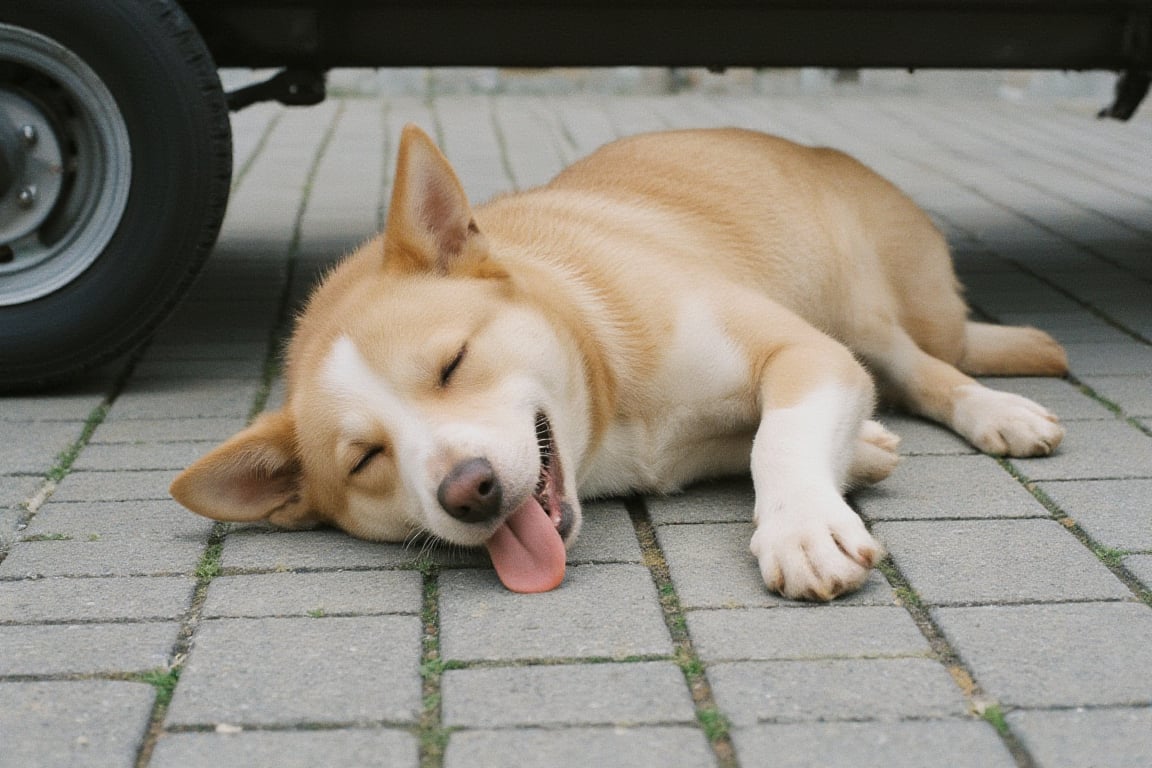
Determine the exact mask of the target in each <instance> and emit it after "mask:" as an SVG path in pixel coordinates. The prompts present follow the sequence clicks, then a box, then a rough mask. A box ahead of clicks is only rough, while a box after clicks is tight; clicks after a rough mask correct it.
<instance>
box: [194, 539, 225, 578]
mask: <svg viewBox="0 0 1152 768" xmlns="http://www.w3.org/2000/svg"><path fill="white" fill-rule="evenodd" d="M223 552H224V545H223V544H219V543H217V544H210V545H209V546H208V549H206V550H204V556H203V557H202V558H200V564H199V565H197V566H196V578H198V579H214V578H216V577H217V576H219V575H220V559H221V555H222V554H223Z"/></svg>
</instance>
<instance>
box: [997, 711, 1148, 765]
mask: <svg viewBox="0 0 1152 768" xmlns="http://www.w3.org/2000/svg"><path fill="white" fill-rule="evenodd" d="M1007 720H1008V725H1009V727H1011V728H1012V732H1013V733H1015V734H1017V735H1018V736H1019V737H1020V740H1021V741H1022V742H1023V743H1024V746H1025V747H1026V748H1027V749H1028V751H1029V753H1031V754H1032V756H1033V757H1034V758H1035V760H1036V764H1037V765H1038V766H1040V768H1079V766H1085V765H1106V766H1109V768H1144V766H1148V765H1152V739H1149V738H1148V734H1149V733H1152V709H1148V708H1147V707H1144V708H1141V709H1125V708H1115V709H1113V708H1108V709H1073V710H1061V711H1044V710H1032V711H1029V710H1018V711H1016V712H1011V713H1009V715H1008V717H1007Z"/></svg>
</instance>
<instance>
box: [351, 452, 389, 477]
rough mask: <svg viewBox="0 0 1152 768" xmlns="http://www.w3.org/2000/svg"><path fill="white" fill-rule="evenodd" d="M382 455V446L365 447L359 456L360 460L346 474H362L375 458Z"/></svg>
mask: <svg viewBox="0 0 1152 768" xmlns="http://www.w3.org/2000/svg"><path fill="white" fill-rule="evenodd" d="M383 453H384V446H382V445H369V446H366V447H365V448H364V453H363V454H362V455H361V456H360V458H359V459H358V460H357V462H356V463H355V464H354V465H353V466H352V469H351V470H350V471H349V472H348V474H349V475H355V474H358V473H360V472H362V471H363V470H364V468H365V467H367V466H368V465H369V464H371V463H372V460H373V459H375V458H376V457H377V456H381V455H383Z"/></svg>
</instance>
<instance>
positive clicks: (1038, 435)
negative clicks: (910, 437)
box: [953, 386, 1064, 458]
mask: <svg viewBox="0 0 1152 768" xmlns="http://www.w3.org/2000/svg"><path fill="white" fill-rule="evenodd" d="M967 389H968V391H967V392H965V393H964V394H963V395H962V396H961V397H960V398H958V399H957V401H956V405H955V411H954V413H953V427H954V428H955V429H956V431H957V432H959V433H960V434H962V435H963V436H964V437H965V438H967V439H968V442H970V443H972V445H974V446H976V447H977V448H979V449H980V450H981V451H983V452H984V453H987V454H991V455H992V456H1016V457H1021V458H1023V457H1027V456H1047V455H1048V454H1050V453H1052V451H1054V450H1056V446H1058V445H1060V441H1061V440H1063V439H1064V428H1063V427H1062V426H1060V422H1059V420H1058V419H1057V418H1056V417H1055V416H1054V415H1053V414H1052V413H1051V412H1050V411H1048V409H1046V408H1044V407H1043V406H1042V405H1039V404H1037V403H1034V402H1032V401H1031V400H1029V399H1028V398H1026V397H1021V396H1020V395H1015V394H1012V393H1011V392H999V391H997V390H994V389H988V388H987V387H983V386H970V387H967Z"/></svg>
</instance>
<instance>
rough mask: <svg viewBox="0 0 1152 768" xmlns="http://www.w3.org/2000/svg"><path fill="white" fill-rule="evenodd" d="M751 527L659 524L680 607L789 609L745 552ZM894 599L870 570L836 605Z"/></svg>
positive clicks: (883, 602) (889, 602)
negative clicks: (857, 585) (853, 590)
mask: <svg viewBox="0 0 1152 768" xmlns="http://www.w3.org/2000/svg"><path fill="white" fill-rule="evenodd" d="M753 530H754V529H753V527H752V524H751V523H735V524H731V523H729V524H719V523H718V524H712V525H662V526H659V527H657V528H656V538H657V540H658V541H659V543H660V548H661V549H662V550H663V551H664V557H665V559H666V560H667V562H668V566H669V569H670V572H671V574H672V584H673V586H675V587H676V594H677V596H678V597H679V598H680V604H681V605H682V606H684V607H685V608H745V607H754V606H763V607H772V606H794V605H796V604H797V603H796V602H795V601H792V600H787V599H785V598H783V597H780V596H779V595H776V594H774V593H772V592H769V591H768V588H767V587H765V586H764V579H763V577H762V576H761V575H760V567H759V565H757V563H756V558H755V557H754V556H753V555H752V553H751V552H749V551H748V543H749V541H751V539H752V531H753ZM895 602H896V595H895V593H894V592H893V591H892V588H891V587H890V586H889V585H888V582H887V581H886V580H885V579H884V576H883V575H881V574H880V572H879V571H873V572H872V574H871V575H869V577H868V580H867V581H865V582H864V585H863V586H862V587H861V588H860V589H859V590H857V591H856V592H853V593H852V594H850V595H845V596H844V597H840V598H837V599H836V601H835V605H894V604H895Z"/></svg>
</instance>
